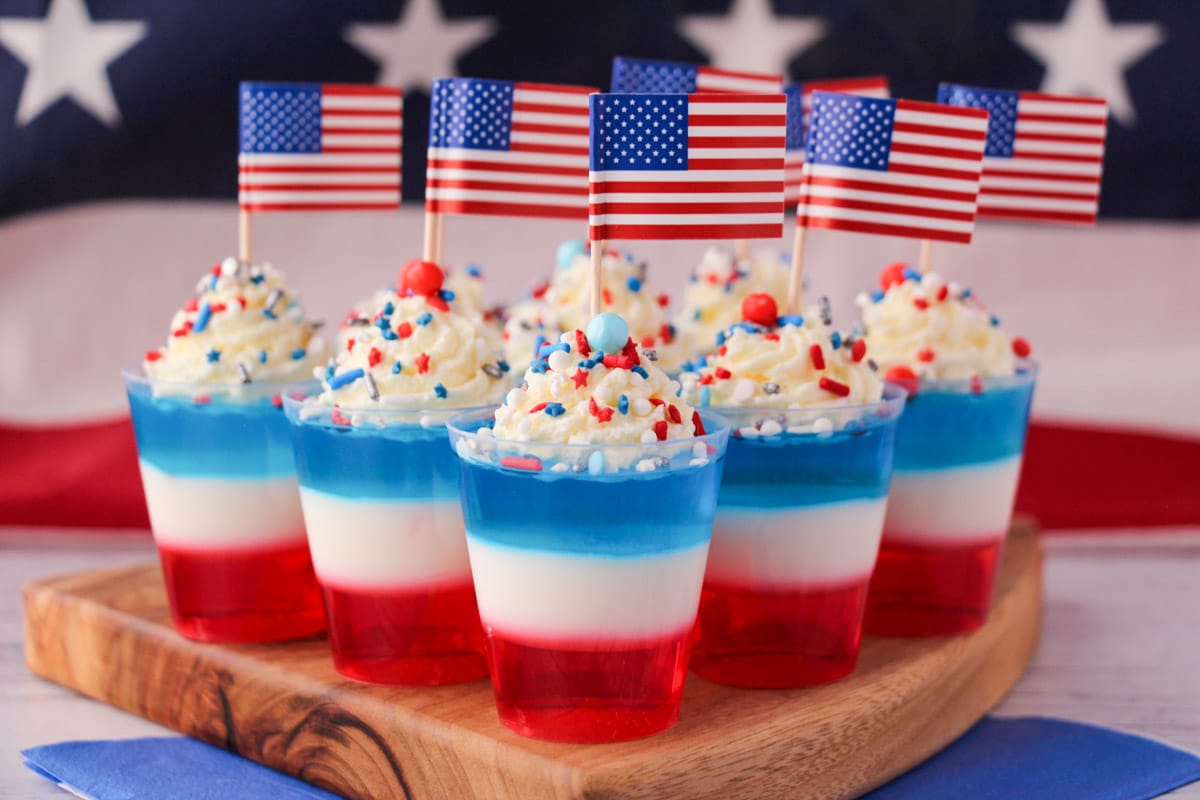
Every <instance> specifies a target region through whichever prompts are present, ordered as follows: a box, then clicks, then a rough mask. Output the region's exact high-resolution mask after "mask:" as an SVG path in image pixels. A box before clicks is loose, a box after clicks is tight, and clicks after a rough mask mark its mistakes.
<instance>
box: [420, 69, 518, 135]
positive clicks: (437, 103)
mask: <svg viewBox="0 0 1200 800" xmlns="http://www.w3.org/2000/svg"><path fill="white" fill-rule="evenodd" d="M513 90H514V85H513V83H512V81H490V80H479V79H476V78H440V79H438V80H436V81H434V82H433V89H432V95H431V99H430V103H431V108H430V113H429V146H430V147H448V148H464V149H467V150H508V147H509V144H510V142H511V138H512V107H513Z"/></svg>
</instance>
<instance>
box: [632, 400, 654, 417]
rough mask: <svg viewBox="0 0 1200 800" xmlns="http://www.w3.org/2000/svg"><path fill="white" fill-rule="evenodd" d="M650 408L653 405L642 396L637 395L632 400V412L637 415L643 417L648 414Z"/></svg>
mask: <svg viewBox="0 0 1200 800" xmlns="http://www.w3.org/2000/svg"><path fill="white" fill-rule="evenodd" d="M651 408H653V406H651V405H650V401H649V400H647V399H646V398H644V397H639V398H638V399H636V400H634V401H633V413H634V414H637V415H638V416H639V417H644V416H646V415H647V414H649V413H650V409H651Z"/></svg>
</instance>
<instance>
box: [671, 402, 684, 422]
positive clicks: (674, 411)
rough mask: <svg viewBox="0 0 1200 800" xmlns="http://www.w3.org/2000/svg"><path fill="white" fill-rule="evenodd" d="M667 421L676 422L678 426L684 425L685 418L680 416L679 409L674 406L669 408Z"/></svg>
mask: <svg viewBox="0 0 1200 800" xmlns="http://www.w3.org/2000/svg"><path fill="white" fill-rule="evenodd" d="M667 419H669V420H671V422H674V423H675V424H676V425H680V424H682V423H683V417H681V416H680V415H679V409H678V408H676V407H675V406H674V405H669V406H667Z"/></svg>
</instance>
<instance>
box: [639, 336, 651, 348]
mask: <svg viewBox="0 0 1200 800" xmlns="http://www.w3.org/2000/svg"><path fill="white" fill-rule="evenodd" d="M642 347H654V337H653V336H643V337H642Z"/></svg>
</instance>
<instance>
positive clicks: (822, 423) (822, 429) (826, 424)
mask: <svg viewBox="0 0 1200 800" xmlns="http://www.w3.org/2000/svg"><path fill="white" fill-rule="evenodd" d="M812 430H813V433H815V434H817V435H818V436H828V435H829V434H831V433H833V422H832V420H830V419H829V417H817V419H816V420H815V421H813V426H812Z"/></svg>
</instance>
